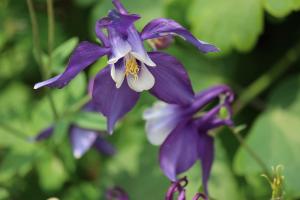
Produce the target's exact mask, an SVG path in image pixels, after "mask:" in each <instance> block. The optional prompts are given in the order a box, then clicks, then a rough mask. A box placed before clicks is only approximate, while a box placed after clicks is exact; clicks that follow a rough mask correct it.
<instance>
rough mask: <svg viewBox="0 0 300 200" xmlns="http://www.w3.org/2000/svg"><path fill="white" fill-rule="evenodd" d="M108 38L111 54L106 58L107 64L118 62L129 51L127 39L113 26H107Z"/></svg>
mask: <svg viewBox="0 0 300 200" xmlns="http://www.w3.org/2000/svg"><path fill="white" fill-rule="evenodd" d="M108 39H109V43H110V46H111V51H112V55H111V57H110V58H109V60H108V63H109V64H114V63H116V62H118V60H119V59H120V58H123V57H124V56H125V55H127V54H128V53H129V52H130V51H131V46H130V44H129V43H128V41H127V40H126V39H125V38H124V37H123V36H122V35H121V33H119V32H118V31H117V30H116V29H115V28H112V27H110V26H109V27H108Z"/></svg>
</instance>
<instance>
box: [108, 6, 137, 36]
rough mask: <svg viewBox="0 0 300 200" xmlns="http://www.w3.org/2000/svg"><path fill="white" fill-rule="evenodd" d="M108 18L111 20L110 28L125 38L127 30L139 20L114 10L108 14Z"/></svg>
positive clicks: (134, 16)
mask: <svg viewBox="0 0 300 200" xmlns="http://www.w3.org/2000/svg"><path fill="white" fill-rule="evenodd" d="M108 17H109V19H110V20H111V24H110V26H111V27H112V28H114V29H115V30H116V31H117V32H119V33H121V35H122V36H125V37H126V36H127V30H128V28H129V27H132V26H133V23H134V22H135V21H137V20H138V19H140V18H141V17H140V16H139V15H136V14H121V13H118V12H117V11H115V10H111V11H110V12H109V13H108Z"/></svg>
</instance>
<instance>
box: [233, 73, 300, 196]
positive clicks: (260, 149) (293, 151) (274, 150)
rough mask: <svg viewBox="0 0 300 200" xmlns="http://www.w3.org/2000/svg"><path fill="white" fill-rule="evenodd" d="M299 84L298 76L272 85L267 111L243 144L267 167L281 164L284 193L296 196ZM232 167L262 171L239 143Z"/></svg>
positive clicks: (248, 173)
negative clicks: (277, 84)
mask: <svg viewBox="0 0 300 200" xmlns="http://www.w3.org/2000/svg"><path fill="white" fill-rule="evenodd" d="M299 85H300V77H299V76H298V77H294V78H291V79H289V80H287V81H284V82H283V84H281V85H279V86H278V87H277V88H275V89H274V92H273V93H272V94H271V96H270V100H269V104H268V106H269V107H268V109H267V111H265V112H264V113H263V114H261V115H260V116H259V117H258V119H257V120H256V122H255V123H254V125H253V127H252V128H251V130H250V133H249V135H248V136H247V138H246V142H247V144H248V145H249V146H250V147H251V148H252V149H253V150H254V151H255V152H256V153H257V154H258V155H259V156H260V157H261V159H262V160H263V162H264V163H265V164H266V165H267V166H268V167H270V169H271V167H272V166H277V165H279V164H281V165H283V166H284V167H285V168H284V172H283V175H284V176H285V181H286V183H285V186H286V194H287V195H286V196H287V197H294V198H295V197H299V196H300V192H299V188H300V182H299V179H300V175H299V173H298V169H299V168H300V161H299V159H298V157H299V146H300V137H299V134H298V132H299V130H300V123H299V121H300V114H299V110H300V87H299ZM291 161H292V162H291ZM234 168H235V171H236V172H237V173H239V174H241V175H245V176H253V175H257V174H259V173H262V169H261V168H260V167H259V166H258V164H257V163H256V162H255V161H254V160H253V159H252V157H251V156H250V155H249V154H248V153H247V152H246V151H245V150H244V149H243V148H242V147H240V149H239V151H238V153H237V155H236V157H235V161H234ZM266 187H268V185H267V183H266Z"/></svg>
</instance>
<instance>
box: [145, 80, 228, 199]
mask: <svg viewBox="0 0 300 200" xmlns="http://www.w3.org/2000/svg"><path fill="white" fill-rule="evenodd" d="M218 98H219V99H220V101H219V103H218V104H217V105H215V106H213V107H212V108H210V109H209V110H204V108H205V107H206V106H208V105H209V104H210V103H212V102H214V101H215V100H216V99H218ZM232 101H233V93H232V91H231V89H230V88H229V87H227V86H224V85H220V86H216V87H212V88H210V89H207V90H204V91H203V92H200V93H199V94H196V95H195V98H194V100H193V102H192V103H191V104H190V105H181V104H166V103H160V104H156V105H155V106H154V107H153V108H150V109H148V110H146V111H145V113H144V119H145V120H146V131H147V137H148V140H149V141H150V142H151V143H152V144H155V145H161V146H160V153H159V160H160V167H161V169H162V170H163V172H164V174H165V175H166V176H167V177H168V178H169V179H170V180H172V181H176V180H177V175H178V174H180V173H182V172H185V171H187V170H188V169H189V168H191V167H192V166H193V164H194V163H195V162H196V161H197V160H200V161H201V166H202V184H203V188H204V192H205V193H206V194H207V193H208V190H207V181H208V178H209V174H210V170H211V166H212V162H213V157H214V147H213V138H212V137H211V136H210V135H209V131H210V130H212V129H214V128H217V127H220V126H224V125H227V126H232V125H233V122H232V119H231V116H232V111H231V106H230V105H231V103H232ZM199 111H202V113H199ZM220 113H223V115H224V113H225V116H222V115H220Z"/></svg>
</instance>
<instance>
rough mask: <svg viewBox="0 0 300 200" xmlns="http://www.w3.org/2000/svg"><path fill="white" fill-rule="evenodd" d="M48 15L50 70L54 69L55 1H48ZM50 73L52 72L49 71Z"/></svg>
mask: <svg viewBox="0 0 300 200" xmlns="http://www.w3.org/2000/svg"><path fill="white" fill-rule="evenodd" d="M47 13H48V57H49V58H48V68H50V69H51V68H52V51H53V43H54V37H55V24H54V23H55V20H54V9H53V1H52V0H47ZM48 72H50V70H48Z"/></svg>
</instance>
